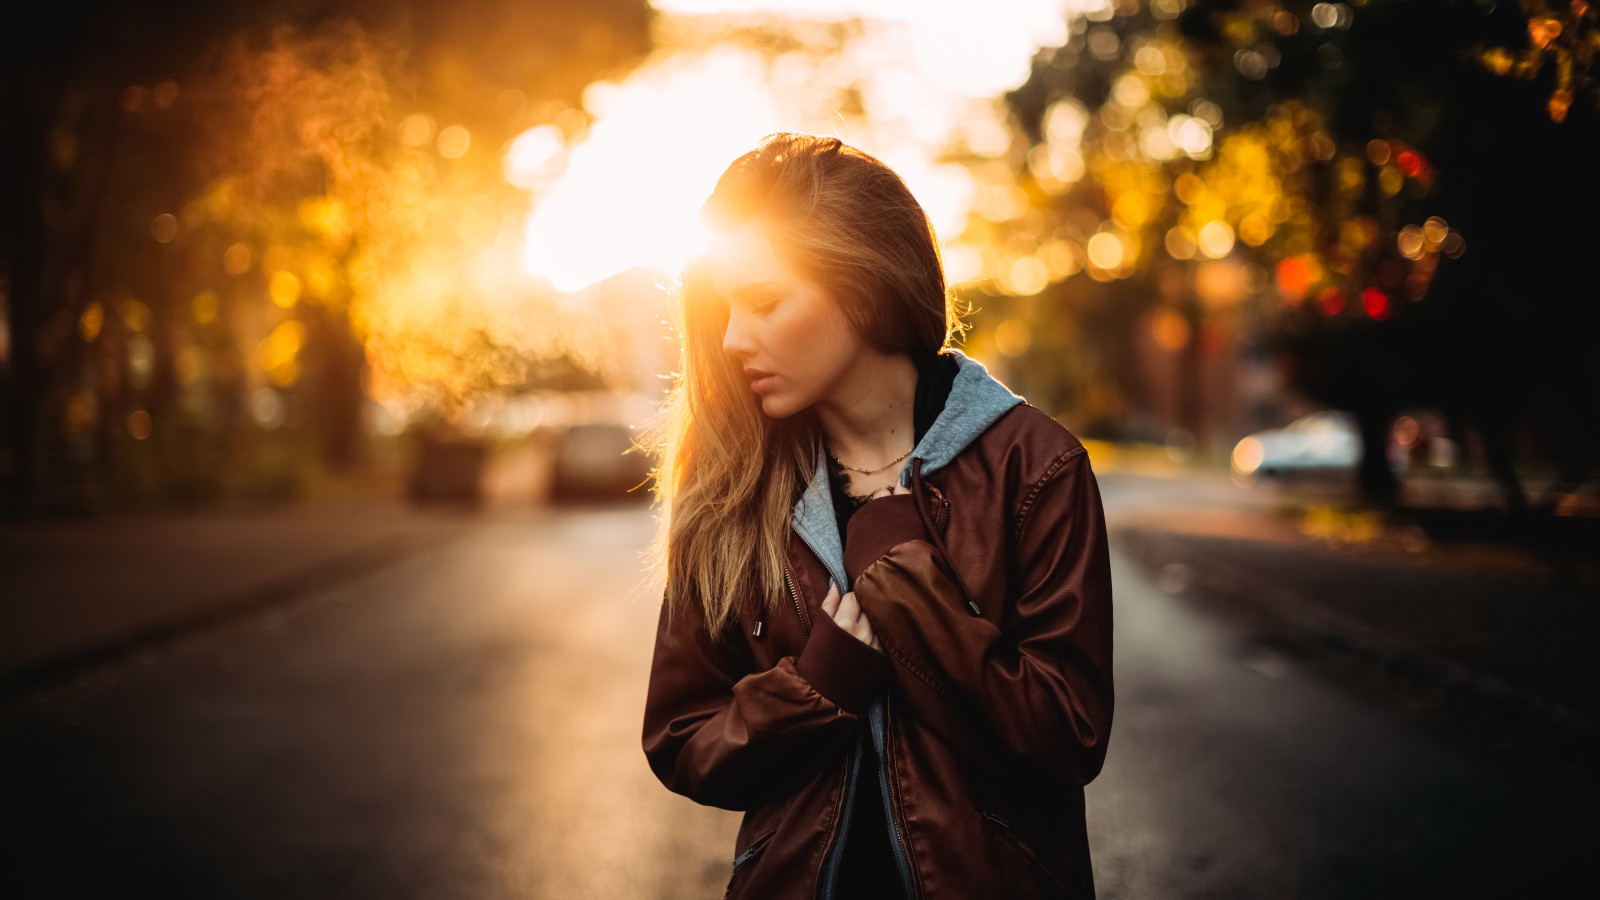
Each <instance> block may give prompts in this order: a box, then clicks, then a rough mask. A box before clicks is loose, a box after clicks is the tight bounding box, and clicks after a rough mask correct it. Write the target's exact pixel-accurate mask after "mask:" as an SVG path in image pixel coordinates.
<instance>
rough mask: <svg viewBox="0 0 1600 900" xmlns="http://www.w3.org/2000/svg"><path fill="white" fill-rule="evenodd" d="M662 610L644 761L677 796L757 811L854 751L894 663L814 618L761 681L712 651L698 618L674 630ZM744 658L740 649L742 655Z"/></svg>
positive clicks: (723, 652)
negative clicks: (798, 645) (799, 643)
mask: <svg viewBox="0 0 1600 900" xmlns="http://www.w3.org/2000/svg"><path fill="white" fill-rule="evenodd" d="M666 613H667V609H666V603H665V602H663V603H662V607H661V615H660V619H659V622H658V624H657V628H656V644H655V655H654V657H653V659H652V661H651V667H650V684H649V688H648V690H647V693H646V697H645V710H644V734H643V743H644V752H645V757H646V758H647V759H648V760H649V763H650V768H651V770H652V771H654V772H655V774H656V777H657V778H659V779H660V780H661V783H662V784H664V785H666V786H667V788H668V789H670V790H671V791H673V792H674V793H678V794H682V795H683V796H685V797H688V798H690V799H691V800H694V801H695V802H697V803H701V804H704V805H707V806H716V807H720V808H722V809H733V810H744V809H752V808H754V807H755V806H757V805H759V804H760V803H762V802H764V801H765V800H768V799H770V798H772V797H776V796H782V795H784V794H787V793H790V792H792V791H793V790H795V789H796V788H798V787H799V785H800V784H801V783H803V782H804V780H805V779H806V778H807V777H809V776H810V775H811V774H812V773H813V772H814V771H815V770H816V768H817V767H818V766H820V765H824V764H831V763H832V762H833V761H835V760H836V759H837V758H838V757H837V754H840V753H842V752H843V751H844V750H845V749H846V748H847V747H848V745H849V742H850V739H851V736H852V735H853V733H854V730H855V728H856V725H857V723H858V722H859V721H860V719H861V716H863V715H865V713H866V709H867V704H868V702H869V701H870V700H871V698H872V696H873V694H874V693H876V692H877V690H878V689H879V688H881V687H882V686H883V685H884V684H885V683H886V682H887V681H888V678H889V674H890V663H889V658H888V657H887V656H886V655H884V653H883V652H882V651H880V650H875V649H873V648H872V647H870V646H868V645H867V644H865V643H863V642H862V641H861V640H860V639H859V638H856V637H855V636H854V635H852V634H850V633H849V632H847V631H845V630H844V629H843V628H842V627H840V626H839V624H838V623H837V622H835V621H834V620H833V619H832V618H831V617H830V616H827V615H821V616H814V617H813V622H812V626H811V634H810V636H809V637H808V638H807V641H806V643H805V646H804V647H803V648H802V650H801V652H800V653H799V654H798V655H794V656H784V657H782V658H780V659H779V660H778V662H777V664H776V665H774V666H773V667H772V668H770V669H767V670H766V671H764V672H754V671H750V669H751V664H750V661H749V657H748V653H745V654H743V658H741V659H731V658H729V657H731V656H732V654H731V652H730V651H729V650H728V648H727V646H726V645H722V646H719V647H713V646H712V645H711V644H710V642H708V641H707V639H706V635H705V625H704V624H703V622H702V621H701V620H700V617H698V616H694V615H678V616H674V617H673V619H674V621H673V622H672V623H671V625H670V626H669V625H668V621H667V619H668V617H667V614H666ZM741 649H743V648H741Z"/></svg>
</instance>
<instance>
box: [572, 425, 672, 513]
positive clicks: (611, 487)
mask: <svg viewBox="0 0 1600 900" xmlns="http://www.w3.org/2000/svg"><path fill="white" fill-rule="evenodd" d="M634 436H635V431H634V430H633V429H632V428H631V427H630V426H629V425H628V424H627V423H625V422H609V421H596V422H579V423H575V424H573V425H572V426H571V427H569V428H567V429H566V430H565V431H564V432H563V433H562V434H561V435H560V437H558V438H557V439H556V446H555V456H554V460H553V462H552V467H553V471H552V477H551V483H550V493H551V499H552V500H555V501H557V502H561V501H567V500H578V499H587V500H605V499H617V500H623V499H636V500H638V501H639V502H649V497H650V492H649V485H648V484H647V483H646V479H647V478H648V477H649V474H650V469H651V467H653V466H654V465H655V460H654V459H652V458H651V457H650V456H649V455H647V454H646V453H644V452H643V451H641V450H632V451H631V452H630V451H629V447H631V446H632V445H633V441H634ZM630 492H631V493H630Z"/></svg>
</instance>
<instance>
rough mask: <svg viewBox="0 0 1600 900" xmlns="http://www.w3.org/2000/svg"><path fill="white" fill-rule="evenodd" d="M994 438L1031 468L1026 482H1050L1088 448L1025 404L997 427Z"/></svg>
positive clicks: (1051, 418) (1058, 423)
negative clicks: (1049, 479)
mask: <svg viewBox="0 0 1600 900" xmlns="http://www.w3.org/2000/svg"><path fill="white" fill-rule="evenodd" d="M995 424H996V425H999V426H1001V427H1000V428H997V429H995V434H994V437H995V438H997V439H999V440H1000V441H1002V442H1004V443H1005V444H1006V445H1007V446H1008V447H1015V448H1016V449H1018V450H1020V451H1021V452H1022V455H1023V458H1024V459H1025V460H1026V461H1027V463H1028V465H1027V467H1026V471H1025V472H1024V473H1023V481H1024V482H1027V483H1030V484H1031V483H1035V482H1039V481H1043V480H1047V479H1048V478H1049V477H1050V476H1051V475H1053V474H1055V471H1056V470H1057V469H1058V468H1060V467H1061V466H1062V465H1063V464H1065V463H1066V462H1067V461H1068V460H1070V459H1072V458H1073V457H1074V456H1077V455H1079V454H1085V455H1086V454H1087V453H1088V452H1089V451H1088V448H1087V447H1085V446H1084V444H1083V442H1082V441H1081V440H1079V439H1078V436H1077V435H1076V434H1074V433H1073V432H1072V429H1070V428H1068V427H1067V426H1066V425H1064V424H1062V422H1061V421H1060V420H1059V419H1057V418H1055V417H1054V416H1052V415H1050V414H1049V413H1047V412H1045V411H1044V410H1042V409H1040V408H1038V407H1037V406H1034V405H1033V404H1031V403H1029V402H1027V401H1026V400H1024V401H1022V402H1021V403H1018V404H1016V405H1015V406H1013V407H1012V408H1011V409H1009V410H1007V411H1006V413H1005V414H1004V415H1002V416H1001V417H1000V419H999V420H998V421H997V422H996V423H995Z"/></svg>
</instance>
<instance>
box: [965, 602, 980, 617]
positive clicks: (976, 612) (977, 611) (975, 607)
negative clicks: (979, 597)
mask: <svg viewBox="0 0 1600 900" xmlns="http://www.w3.org/2000/svg"><path fill="white" fill-rule="evenodd" d="M967 609H970V610H972V614H973V615H975V616H981V615H983V610H981V609H979V608H978V604H977V602H976V601H973V600H968V601H967Z"/></svg>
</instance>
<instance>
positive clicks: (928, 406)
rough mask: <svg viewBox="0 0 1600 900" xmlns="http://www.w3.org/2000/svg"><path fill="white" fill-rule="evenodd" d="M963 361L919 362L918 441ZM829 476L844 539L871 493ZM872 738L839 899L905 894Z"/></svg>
mask: <svg viewBox="0 0 1600 900" xmlns="http://www.w3.org/2000/svg"><path fill="white" fill-rule="evenodd" d="M959 368H960V366H959V365H958V364H957V363H956V361H955V357H953V356H948V355H945V354H940V355H938V356H936V357H933V358H931V359H927V360H925V361H919V364H918V366H917V391H916V398H915V400H914V401H913V402H912V419H913V422H914V428H915V431H916V436H915V438H914V442H913V446H915V444H916V443H919V442H921V441H922V436H923V435H924V434H927V432H928V429H929V428H930V427H932V425H933V420H934V419H936V418H938V417H939V413H940V411H942V410H943V409H944V404H945V400H946V399H948V398H949V396H950V384H951V382H953V381H954V380H955V376H956V371H957V370H958V369H959ZM828 476H829V477H828V482H829V484H830V485H831V486H832V488H833V490H832V494H833V510H834V515H835V517H836V518H837V519H838V522H839V539H840V542H841V543H842V542H843V540H844V536H845V529H846V527H847V525H848V524H849V521H850V516H851V515H853V514H854V513H855V511H856V510H857V509H859V508H860V507H861V506H862V505H863V504H865V503H866V500H865V499H861V498H855V497H851V496H850V495H848V494H846V493H845V491H844V485H845V478H844V470H843V469H841V468H839V466H838V464H836V463H835V462H834V461H833V459H832V457H831V456H830V457H829V459H828ZM863 740H865V741H866V748H865V755H864V756H863V757H862V759H861V771H860V774H859V778H858V780H857V781H856V791H855V797H854V799H853V801H852V804H851V812H850V819H849V822H850V832H849V834H848V835H846V836H845V846H844V851H843V852H844V858H843V859H842V860H841V861H840V870H839V893H838V894H837V895H836V896H837V897H838V898H839V900H884V898H887V897H895V896H901V895H902V891H903V888H902V887H901V884H900V875H899V873H898V872H897V871H896V868H897V867H896V865H895V859H894V850H893V849H892V845H891V844H890V837H889V825H888V820H887V819H885V818H884V810H883V782H882V780H881V779H882V763H881V762H880V761H879V760H878V758H877V753H876V751H875V750H874V748H873V746H872V739H871V736H870V735H863Z"/></svg>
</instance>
